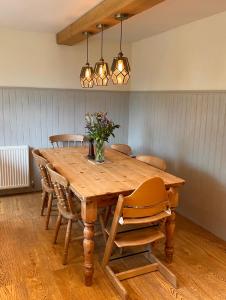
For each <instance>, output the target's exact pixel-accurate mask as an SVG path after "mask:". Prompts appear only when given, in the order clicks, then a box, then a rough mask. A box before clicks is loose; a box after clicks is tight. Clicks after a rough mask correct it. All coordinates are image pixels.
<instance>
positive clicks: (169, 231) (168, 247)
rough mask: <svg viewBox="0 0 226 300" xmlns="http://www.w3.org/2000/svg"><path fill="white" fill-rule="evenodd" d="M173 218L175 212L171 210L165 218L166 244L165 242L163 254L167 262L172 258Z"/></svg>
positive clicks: (174, 217)
mask: <svg viewBox="0 0 226 300" xmlns="http://www.w3.org/2000/svg"><path fill="white" fill-rule="evenodd" d="M175 219H176V214H175V212H174V211H172V214H171V216H170V217H168V218H167V220H166V244H165V254H166V260H167V262H168V263H171V262H172V260H173V252H174V247H173V245H174V240H173V238H174V230H175Z"/></svg>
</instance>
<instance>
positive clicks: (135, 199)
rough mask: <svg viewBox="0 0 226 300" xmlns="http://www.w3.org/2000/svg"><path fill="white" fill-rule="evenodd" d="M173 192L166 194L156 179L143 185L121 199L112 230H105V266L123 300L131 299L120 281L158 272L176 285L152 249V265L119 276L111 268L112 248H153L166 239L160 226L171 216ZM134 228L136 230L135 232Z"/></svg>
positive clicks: (150, 256) (159, 180)
mask: <svg viewBox="0 0 226 300" xmlns="http://www.w3.org/2000/svg"><path fill="white" fill-rule="evenodd" d="M170 193H172V191H171V189H170V190H169V191H166V189H165V185H164V182H163V180H162V179H161V178H159V177H154V178H151V179H149V180H147V181H145V182H144V183H142V184H141V185H140V186H139V187H138V188H137V189H136V190H135V191H134V192H133V193H132V194H131V195H130V196H127V197H123V196H122V195H120V196H119V199H118V203H117V206H116V209H115V214H114V218H113V221H112V225H111V228H110V230H108V229H106V232H107V234H108V235H109V237H108V240H107V245H106V248H105V253H104V258H103V262H102V264H103V267H104V269H105V271H106V274H107V275H108V277H109V279H110V280H111V282H112V283H113V284H114V286H115V288H116V289H117V290H118V292H119V294H120V295H121V297H122V299H128V293H127V291H126V289H125V288H124V287H123V285H122V283H121V282H120V281H121V280H125V279H128V278H131V277H134V276H138V275H142V274H146V273H149V272H153V271H159V272H160V273H161V274H162V275H163V276H164V277H165V278H166V279H167V280H168V281H169V282H170V283H171V284H172V285H173V286H174V287H176V286H177V280H176V277H175V275H174V274H172V273H171V272H170V271H169V270H168V269H167V268H166V267H165V266H164V265H163V264H162V263H161V262H160V261H159V260H158V259H157V258H156V257H155V256H154V255H153V254H152V253H151V250H150V251H149V254H148V257H147V258H148V260H149V261H150V262H151V264H149V265H146V266H143V267H138V268H135V269H130V270H128V271H124V272H120V273H114V272H113V270H112V269H111V267H110V266H109V260H110V256H111V253H112V249H113V246H116V247H118V248H122V247H135V246H141V245H149V246H150V245H152V244H153V243H154V242H156V241H159V240H161V239H163V238H164V237H165V234H164V233H163V231H162V230H161V228H162V226H161V224H162V222H164V221H165V220H166V219H167V218H168V217H169V216H170V214H171V211H170V208H169V205H170V204H169V197H170V196H171V195H170ZM153 224H155V226H153ZM148 225H149V226H148ZM150 225H151V226H150ZM131 226H133V227H134V226H135V228H137V229H135V230H132V229H131V228H130V227H131ZM137 226H138V227H137ZM120 227H121V229H120ZM124 227H127V230H126V231H124V230H123V228H124ZM128 227H129V228H130V229H129V228H128ZM150 249H151V247H150ZM120 258H121V257H120Z"/></svg>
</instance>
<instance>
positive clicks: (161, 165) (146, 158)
mask: <svg viewBox="0 0 226 300" xmlns="http://www.w3.org/2000/svg"><path fill="white" fill-rule="evenodd" d="M136 159H138V160H140V161H143V162H145V163H146V164H149V165H151V166H153V167H155V168H158V169H160V170H163V171H165V170H166V162H165V160H163V159H161V158H159V157H157V156H151V155H138V156H136Z"/></svg>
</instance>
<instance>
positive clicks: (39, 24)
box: [0, 0, 226, 42]
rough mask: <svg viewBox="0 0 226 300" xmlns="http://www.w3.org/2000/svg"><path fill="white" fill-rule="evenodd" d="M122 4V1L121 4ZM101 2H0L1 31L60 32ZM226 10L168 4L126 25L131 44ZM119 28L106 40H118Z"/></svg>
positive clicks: (182, 1)
mask: <svg viewBox="0 0 226 300" xmlns="http://www.w3.org/2000/svg"><path fill="white" fill-rule="evenodd" d="M122 1H123V0H122ZM100 2H101V0H0V3H1V5H0V27H8V28H12V29H18V30H25V31H42V32H57V31H59V30H61V29H63V28H64V27H65V26H67V25H68V24H70V23H72V22H73V21H74V20H75V19H77V18H79V17H80V16H81V15H83V14H84V13H86V12H87V11H88V10H90V9H91V8H93V7H94V6H95V5H97V4H98V3H100ZM225 10H226V0H166V1H164V2H162V3H160V4H159V5H156V6H155V7H153V8H151V9H150V10H147V11H145V12H143V13H141V14H139V15H137V16H134V17H133V18H131V19H129V20H127V21H126V22H125V24H124V36H125V40H126V41H128V42H131V41H137V40H140V39H143V38H146V37H148V36H151V35H154V34H158V33H160V32H163V31H166V30H169V29H171V28H173V27H177V26H180V25H182V24H186V23H190V22H192V21H195V20H199V19H202V18H205V17H208V16H211V15H213V14H216V13H219V12H222V11H225ZM118 33H119V28H118V26H115V27H113V28H110V29H108V30H107V31H106V33H105V37H106V38H109V39H118Z"/></svg>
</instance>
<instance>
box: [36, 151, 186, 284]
mask: <svg viewBox="0 0 226 300" xmlns="http://www.w3.org/2000/svg"><path fill="white" fill-rule="evenodd" d="M39 151H40V153H41V154H42V156H43V157H45V158H46V159H47V160H48V161H49V162H50V163H51V164H52V165H53V166H54V167H55V169H56V170H57V171H58V172H59V173H60V174H62V175H63V176H65V177H66V178H67V179H68V181H69V182H70V188H71V190H72V191H73V193H74V194H75V195H76V196H77V197H78V198H79V199H80V200H81V214H82V219H83V222H84V239H83V248H84V276H85V285H87V286H90V285H92V278H93V273H94V262H93V252H94V222H95V221H96V219H97V210H98V208H101V207H108V206H109V205H114V204H115V203H116V202H117V199H118V196H119V195H120V194H123V195H129V194H130V193H131V192H133V191H134V190H135V189H136V188H137V187H138V186H139V185H140V184H141V183H142V182H143V181H145V180H147V179H149V178H151V177H155V176H158V177H160V178H162V179H163V181H164V183H165V186H166V188H171V190H172V193H171V198H170V205H171V211H172V213H171V215H170V217H169V218H167V221H166V223H165V231H166V242H165V254H166V258H167V261H168V262H171V261H172V258H173V237H174V229H175V208H176V207H177V206H178V202H179V193H178V189H179V187H180V186H182V185H183V184H184V183H185V181H184V180H183V179H181V178H179V177H176V176H174V175H172V174H169V173H166V172H164V171H161V170H159V169H157V168H154V167H152V166H150V165H148V164H146V163H144V162H141V161H138V160H136V159H135V158H132V157H129V156H127V155H125V154H123V153H120V152H118V151H115V150H112V149H110V148H106V149H105V162H104V163H102V164H98V163H95V162H94V161H90V160H88V158H87V153H88V149H87V148H86V147H73V148H72V147H71V148H55V149H49V148H48V149H39Z"/></svg>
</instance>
